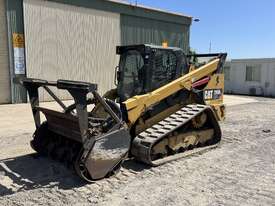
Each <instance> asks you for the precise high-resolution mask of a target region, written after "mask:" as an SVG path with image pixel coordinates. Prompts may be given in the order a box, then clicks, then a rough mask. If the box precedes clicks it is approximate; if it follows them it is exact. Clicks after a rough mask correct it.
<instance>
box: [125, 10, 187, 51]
mask: <svg viewBox="0 0 275 206" xmlns="http://www.w3.org/2000/svg"><path fill="white" fill-rule="evenodd" d="M164 41H167V42H168V45H169V46H174V47H180V48H182V49H184V51H185V52H187V51H188V49H189V26H188V25H184V24H179V23H172V22H164V21H159V20H154V19H149V18H143V17H136V16H131V15H121V43H122V44H123V45H128V44H144V43H146V44H151V43H152V44H155V45H162V42H164Z"/></svg>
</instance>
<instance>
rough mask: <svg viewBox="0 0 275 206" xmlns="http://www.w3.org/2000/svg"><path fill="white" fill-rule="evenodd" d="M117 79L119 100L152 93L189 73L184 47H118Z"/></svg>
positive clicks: (144, 45) (143, 45)
mask: <svg viewBox="0 0 275 206" xmlns="http://www.w3.org/2000/svg"><path fill="white" fill-rule="evenodd" d="M116 53H117V54H119V55H120V61H119V66H118V67H117V72H116V80H117V84H118V86H117V89H118V96H119V99H120V102H123V101H125V100H127V99H129V98H131V97H133V96H135V95H142V94H146V93H148V92H151V91H153V90H155V89H157V88H159V87H161V86H163V85H165V84H167V83H169V82H171V81H173V80H175V79H177V78H179V77H180V76H182V75H183V74H186V73H188V65H187V60H186V56H185V55H184V53H183V51H182V49H180V48H176V47H167V48H165V47H161V46H155V45H148V44H142V45H132V46H118V47H117V51H116Z"/></svg>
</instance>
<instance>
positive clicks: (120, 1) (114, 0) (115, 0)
mask: <svg viewBox="0 0 275 206" xmlns="http://www.w3.org/2000/svg"><path fill="white" fill-rule="evenodd" d="M105 1H111V2H114V3H117V4H124V5H128V6H131V7H137V8H141V9H146V10H151V11H157V12H161V13H166V14H170V15H175V16H181V17H187V18H191V19H192V18H193V17H192V16H189V15H185V14H182V13H178V12H172V11H167V10H163V9H158V8H154V7H149V6H145V5H142V4H138V3H137V4H133V3H131V2H128V1H127V0H124V1H122V0H105Z"/></svg>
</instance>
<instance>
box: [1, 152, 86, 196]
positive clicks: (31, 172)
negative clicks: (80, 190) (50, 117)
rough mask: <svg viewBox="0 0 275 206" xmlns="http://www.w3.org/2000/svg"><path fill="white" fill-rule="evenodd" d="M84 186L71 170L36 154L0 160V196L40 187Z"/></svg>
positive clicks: (67, 187)
mask: <svg viewBox="0 0 275 206" xmlns="http://www.w3.org/2000/svg"><path fill="white" fill-rule="evenodd" d="M85 184H86V183H85V182H84V181H82V180H81V179H80V178H79V177H78V176H77V175H76V174H75V173H74V172H73V170H72V169H68V168H66V167H65V166H64V165H62V164H61V163H59V162H55V161H52V160H50V159H47V158H45V157H41V156H38V155H37V154H29V155H24V156H19V157H15V158H11V159H6V160H0V196H5V195H10V194H13V193H16V192H19V191H23V190H32V189H36V188H42V187H43V188H52V187H58V188H61V189H71V188H76V187H81V186H83V185H85Z"/></svg>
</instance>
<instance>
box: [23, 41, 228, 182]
mask: <svg viewBox="0 0 275 206" xmlns="http://www.w3.org/2000/svg"><path fill="white" fill-rule="evenodd" d="M117 54H119V55H120V62H119V66H118V67H116V83H117V84H116V85H117V88H116V89H113V90H111V91H108V92H107V93H106V94H105V95H104V96H103V97H101V96H100V95H99V94H98V93H97V85H96V84H91V83H87V82H77V81H69V80H57V81H56V82H50V81H46V80H41V79H31V78H26V79H24V80H22V84H23V85H24V86H25V88H26V89H27V91H28V94H29V98H30V103H31V107H32V113H33V117H34V121H35V126H36V131H35V132H34V135H33V140H32V141H31V146H32V148H33V149H34V150H35V151H37V152H38V153H39V154H41V155H47V156H50V157H51V158H53V159H57V160H59V161H62V162H64V163H65V164H67V165H68V166H71V165H72V166H73V167H74V169H75V171H76V172H77V174H78V175H79V176H80V177H82V178H83V179H85V180H86V181H88V182H92V181H95V180H98V179H101V178H104V177H106V176H109V175H112V174H113V173H115V172H116V171H118V170H119V168H120V166H121V164H122V162H123V160H125V159H126V158H128V157H134V158H135V159H137V160H138V161H141V162H144V163H146V164H149V165H152V166H157V165H160V164H163V163H165V162H168V161H171V160H174V159H177V158H180V157H183V156H186V155H190V154H193V153H196V152H200V151H202V150H206V149H209V148H212V147H215V146H216V145H217V144H218V143H219V141H220V139H221V130H220V126H219V124H218V121H219V120H223V119H224V116H225V107H224V105H223V87H224V77H223V74H222V68H223V64H224V61H225V58H226V54H223V53H220V54H205V55H190V56H187V55H185V54H184V53H183V51H182V50H181V49H179V48H174V47H167V48H164V47H161V46H153V45H132V46H119V47H117ZM196 58H208V60H207V61H206V62H205V63H203V64H199V63H197V64H190V61H191V59H196ZM49 87H57V88H58V89H61V90H67V91H68V92H69V93H70V94H71V96H72V97H73V100H74V104H72V105H70V106H65V104H64V103H63V102H62V101H61V100H60V99H59V98H58V97H57V96H56V95H55V94H54V93H53V92H52V90H51V89H50V88H49ZM39 88H43V89H45V90H46V91H47V92H48V93H49V94H50V95H51V96H52V97H53V99H54V100H55V101H56V102H57V103H58V104H59V105H60V106H61V107H62V109H63V112H59V111H54V110H51V109H47V108H43V107H40V106H39V92H38V89H39ZM88 94H92V95H88ZM88 96H92V98H88ZM89 105H93V107H92V109H88V108H90V106H89ZM88 106H89V107H88ZM41 113H43V114H44V115H45V117H46V121H45V122H43V123H41V119H40V114H41Z"/></svg>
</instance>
